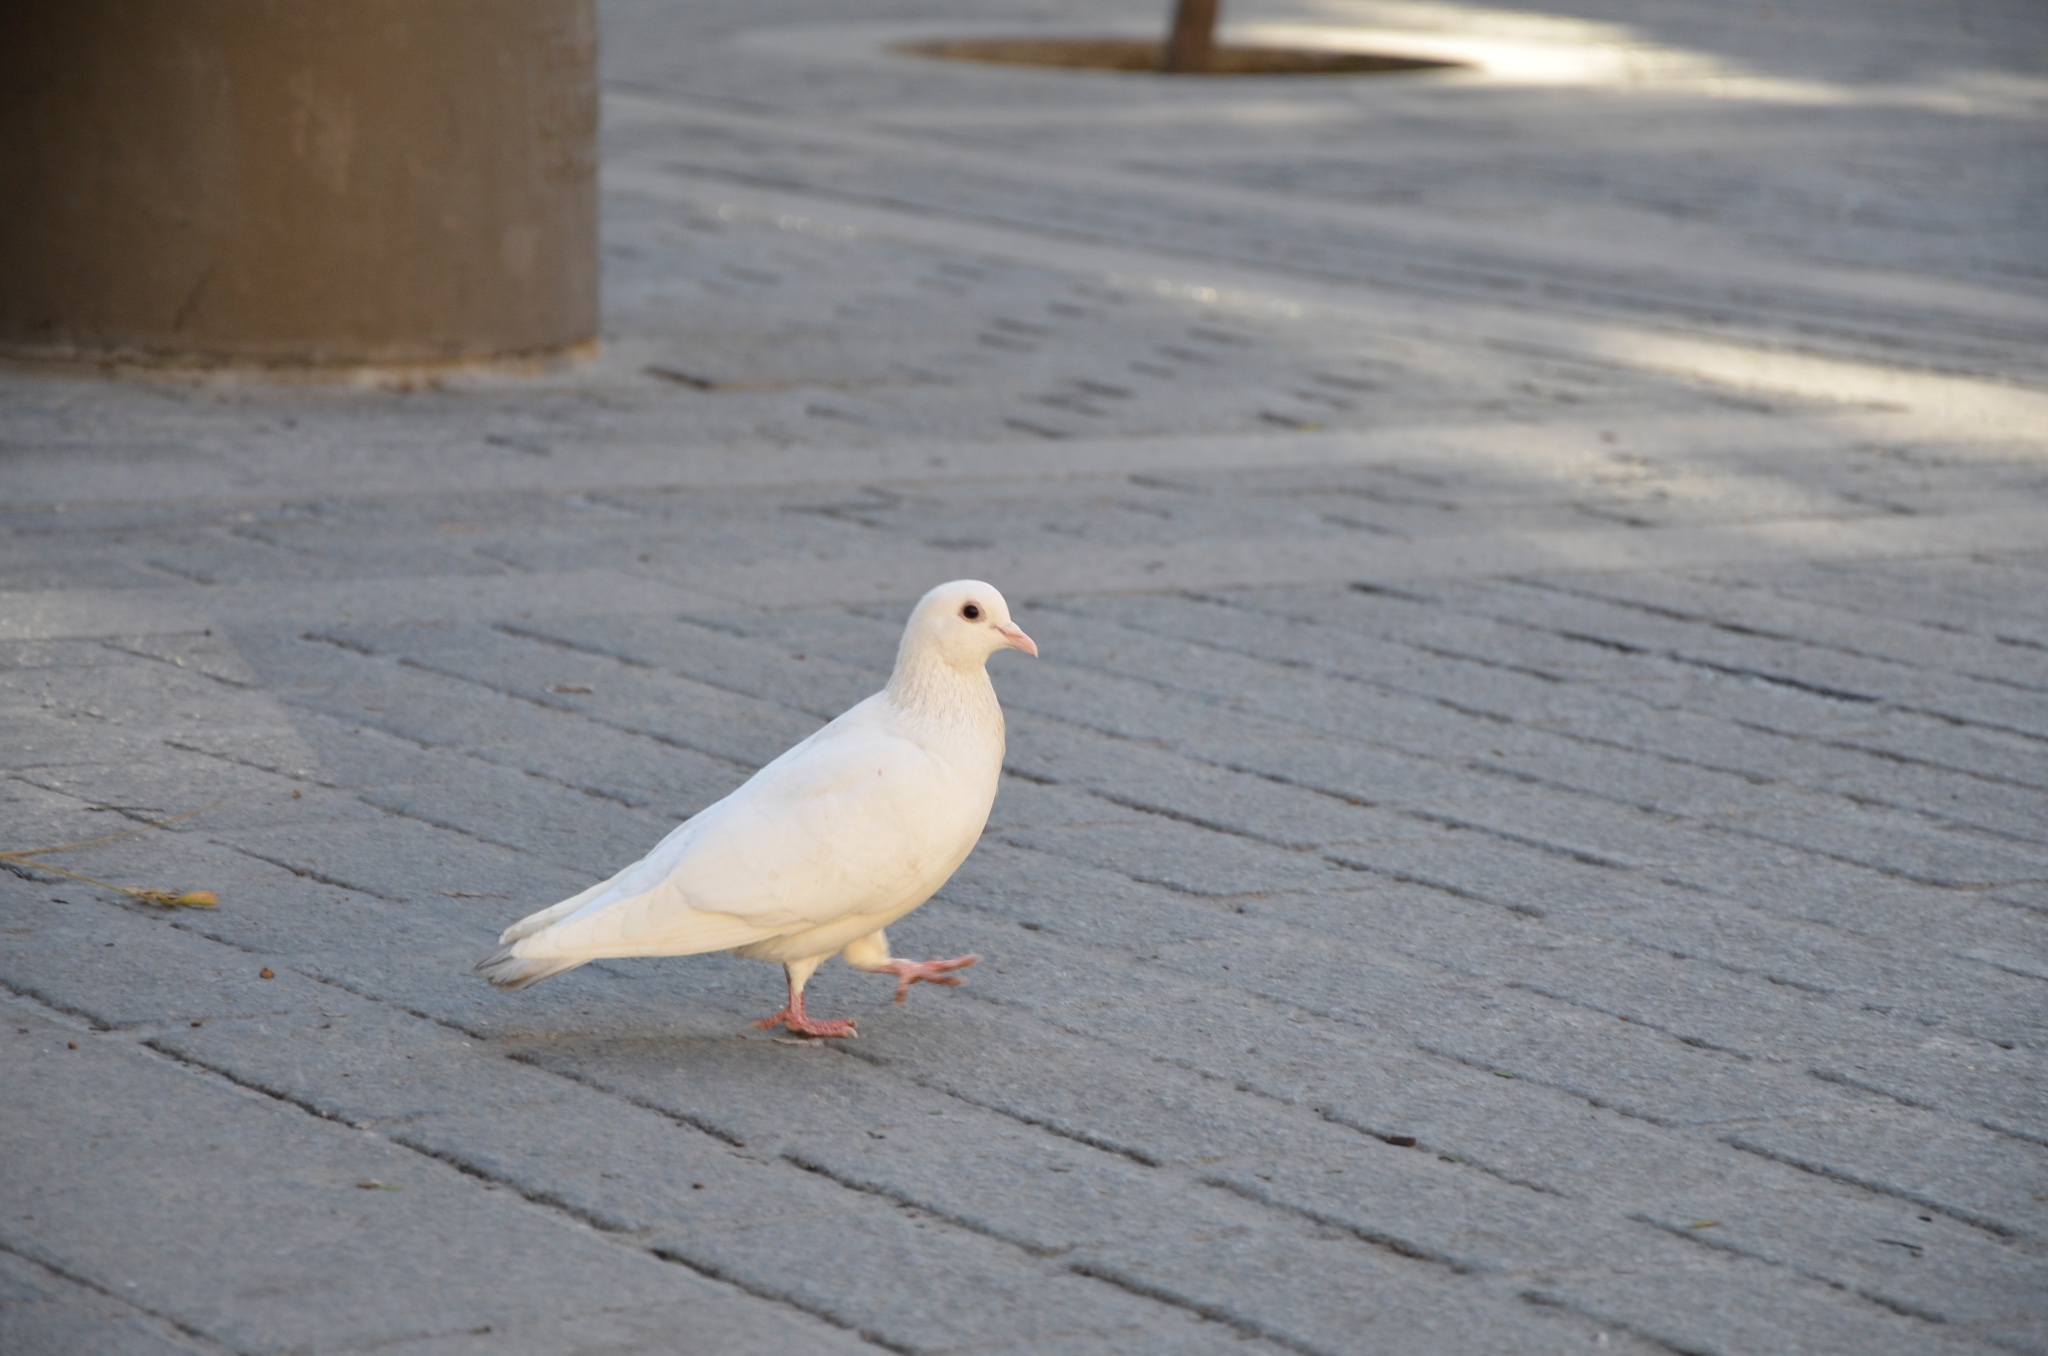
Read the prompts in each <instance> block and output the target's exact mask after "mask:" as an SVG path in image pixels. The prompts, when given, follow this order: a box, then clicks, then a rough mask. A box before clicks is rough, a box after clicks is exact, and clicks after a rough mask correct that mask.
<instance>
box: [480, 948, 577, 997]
mask: <svg viewBox="0 0 2048 1356" xmlns="http://www.w3.org/2000/svg"><path fill="white" fill-rule="evenodd" d="M582 964H584V962H583V961H580V960H563V959H561V958H560V957H556V956H542V957H528V956H517V955H514V954H513V948H512V947H509V946H501V947H499V948H498V949H497V950H496V951H493V952H492V953H491V954H490V955H488V956H485V957H484V958H483V959H482V960H480V961H478V962H477V963H476V972H477V973H478V974H480V975H482V976H483V977H484V978H485V979H488V980H489V981H490V982H491V987H492V988H494V989H523V988H525V987H526V986H527V985H529V984H538V983H540V982H541V981H542V980H544V979H549V978H552V977H553V976H555V975H559V974H561V973H562V972H563V971H564V970H574V969H575V968H576V967H577V966H579V965H582Z"/></svg>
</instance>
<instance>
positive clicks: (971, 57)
mask: <svg viewBox="0 0 2048 1356" xmlns="http://www.w3.org/2000/svg"><path fill="white" fill-rule="evenodd" d="M890 50H892V51H896V52H901V53H903V54H904V55H905V56H918V57H931V58H934V59H936V60H940V61H978V62H981V63H982V64H984V65H990V66H1057V67H1060V68H1062V69H1065V70H1072V71H1133V72H1137V73H1139V74H1142V75H1160V74H1163V73H1164V71H1163V69H1162V67H1163V63H1164V60H1165V46H1164V44H1162V43H1159V42H1155V41H1153V40H1151V39H1149V38H958V39H947V38H941V39H938V40H936V41H931V42H908V43H904V44H902V45H901V46H898V47H894V48H892V49H890ZM1462 64H1463V63H1461V62H1456V61H1432V60H1430V59H1428V58H1426V57H1407V56H1388V55H1386V54H1384V53H1381V52H1335V51H1319V50H1316V49H1314V48H1300V47H1216V48H1214V49H1212V51H1211V53H1210V58H1209V65H1208V69H1207V70H1203V71H1199V72H1186V74H1199V75H1396V74H1400V73H1402V72H1404V71H1434V70H1445V69H1450V68H1455V67H1458V66H1461V65H1462Z"/></svg>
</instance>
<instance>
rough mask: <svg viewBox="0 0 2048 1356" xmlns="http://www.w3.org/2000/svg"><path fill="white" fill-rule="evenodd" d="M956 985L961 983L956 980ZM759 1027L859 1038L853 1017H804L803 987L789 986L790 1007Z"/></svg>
mask: <svg viewBox="0 0 2048 1356" xmlns="http://www.w3.org/2000/svg"><path fill="white" fill-rule="evenodd" d="M954 982H955V983H958V982H959V981H957V980H955V981H954ZM754 1025H755V1026H757V1027H769V1026H780V1027H786V1028H787V1029H788V1031H789V1034H791V1035H792V1036H848V1037H851V1036H858V1035H860V1033H859V1032H858V1031H855V1030H854V1029H853V1028H854V1025H855V1023H854V1020H853V1018H851V1017H848V1018H846V1019H844V1020H843V1021H813V1020H811V1019H810V1018H809V1017H807V1016H805V1015H804V991H803V989H802V987H801V986H799V985H796V984H791V985H790V986H789V1005H788V1006H787V1007H785V1008H783V1010H782V1011H780V1012H778V1013H776V1014H775V1015H774V1016H773V1017H763V1018H762V1019H761V1020H760V1021H758V1022H756V1023H754Z"/></svg>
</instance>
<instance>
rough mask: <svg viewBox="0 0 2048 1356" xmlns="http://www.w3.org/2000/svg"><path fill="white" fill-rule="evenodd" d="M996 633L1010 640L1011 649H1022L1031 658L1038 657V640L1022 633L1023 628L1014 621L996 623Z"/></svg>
mask: <svg viewBox="0 0 2048 1356" xmlns="http://www.w3.org/2000/svg"><path fill="white" fill-rule="evenodd" d="M996 634H997V635H999V636H1001V637H1002V638H1003V639H1004V640H1007V641H1009V642H1010V648H1011V649H1013V650H1022V651H1023V652H1024V653H1025V654H1028V655H1030V656H1031V657H1032V658H1033V659H1036V658H1038V642H1037V641H1035V640H1033V639H1032V638H1031V637H1029V636H1027V635H1025V634H1024V631H1023V628H1022V627H1019V626H1018V625H1017V624H1016V623H1015V622H998V623H996Z"/></svg>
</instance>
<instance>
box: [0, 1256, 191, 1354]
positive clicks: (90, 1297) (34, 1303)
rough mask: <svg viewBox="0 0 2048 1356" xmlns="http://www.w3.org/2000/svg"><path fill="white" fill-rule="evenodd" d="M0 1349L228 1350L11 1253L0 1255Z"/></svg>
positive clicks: (173, 1352)
mask: <svg viewBox="0 0 2048 1356" xmlns="http://www.w3.org/2000/svg"><path fill="white" fill-rule="evenodd" d="M0 1347H4V1348H5V1349H6V1350H8V1351H19V1352H42V1351H49V1352H57V1351H91V1352H105V1353H106V1354H107V1356H195V1353H204V1354H205V1356H215V1353H219V1352H223V1351H225V1350H227V1348H225V1347H222V1346H220V1345H219V1344H217V1343H214V1342H209V1341H207V1340H206V1339H205V1338H203V1337H197V1336H194V1335H192V1334H190V1333H184V1332H180V1331H179V1330H178V1329H177V1328H176V1327H175V1326H173V1325H172V1324H170V1323H167V1322H165V1321H163V1320H162V1319H159V1318H156V1317H154V1316H153V1315H150V1314H147V1313H144V1312H142V1311H141V1310H138V1309H136V1308H134V1307H133V1306H131V1305H129V1304H126V1303H124V1302H122V1301H121V1300H119V1299H116V1298H114V1297H112V1296H110V1295H107V1294H104V1293H101V1292H100V1291H97V1290H94V1289H92V1288H91V1287H89V1286H85V1285H80V1284H79V1283H78V1282H76V1281H74V1280H71V1279H70V1278H68V1277H65V1276H60V1275H59V1274H57V1273H56V1272H54V1271H51V1270H50V1269H49V1268H48V1267H45V1266H40V1265H38V1264H37V1263H35V1262H33V1261H31V1260H30V1259H28V1258H26V1257H23V1256H20V1255H18V1254H15V1253H6V1254H0Z"/></svg>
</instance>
